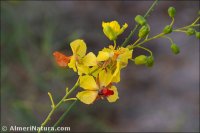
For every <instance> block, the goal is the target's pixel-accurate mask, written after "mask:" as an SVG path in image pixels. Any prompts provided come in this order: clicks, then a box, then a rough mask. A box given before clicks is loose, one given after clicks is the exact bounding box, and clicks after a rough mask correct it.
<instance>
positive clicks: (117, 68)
mask: <svg viewBox="0 0 200 133" xmlns="http://www.w3.org/2000/svg"><path fill="white" fill-rule="evenodd" d="M120 70H121V67H120V62H119V61H118V62H117V66H116V69H115V71H114V73H113V75H112V78H113V77H115V76H116V75H117V74H118V72H119V71H120Z"/></svg>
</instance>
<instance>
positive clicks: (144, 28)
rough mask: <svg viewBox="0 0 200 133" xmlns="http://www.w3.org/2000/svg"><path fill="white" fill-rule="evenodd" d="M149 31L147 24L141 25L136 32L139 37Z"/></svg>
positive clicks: (144, 35) (142, 36)
mask: <svg viewBox="0 0 200 133" xmlns="http://www.w3.org/2000/svg"><path fill="white" fill-rule="evenodd" d="M149 31H150V29H149V26H147V25H144V26H142V28H141V29H140V30H139V33H138V36H139V38H144V37H146V35H148V34H149Z"/></svg>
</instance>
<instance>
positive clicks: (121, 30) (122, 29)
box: [117, 23, 128, 35]
mask: <svg viewBox="0 0 200 133" xmlns="http://www.w3.org/2000/svg"><path fill="white" fill-rule="evenodd" d="M127 27H128V24H127V23H125V24H124V25H123V26H122V28H121V29H120V32H118V34H117V35H120V34H122V33H123V32H124V31H125V29H126V28H127Z"/></svg>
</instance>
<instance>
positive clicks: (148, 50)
mask: <svg viewBox="0 0 200 133" xmlns="http://www.w3.org/2000/svg"><path fill="white" fill-rule="evenodd" d="M135 47H137V48H141V49H144V50H146V51H147V52H149V53H150V55H151V56H153V53H152V52H151V50H150V49H147V48H145V47H142V46H135Z"/></svg>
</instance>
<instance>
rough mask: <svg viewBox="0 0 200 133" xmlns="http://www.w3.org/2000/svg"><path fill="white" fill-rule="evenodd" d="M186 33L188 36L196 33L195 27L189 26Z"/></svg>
mask: <svg viewBox="0 0 200 133" xmlns="http://www.w3.org/2000/svg"><path fill="white" fill-rule="evenodd" d="M186 34H187V35H188V36H191V35H194V34H195V30H194V29H193V28H188V29H187V31H186Z"/></svg>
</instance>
